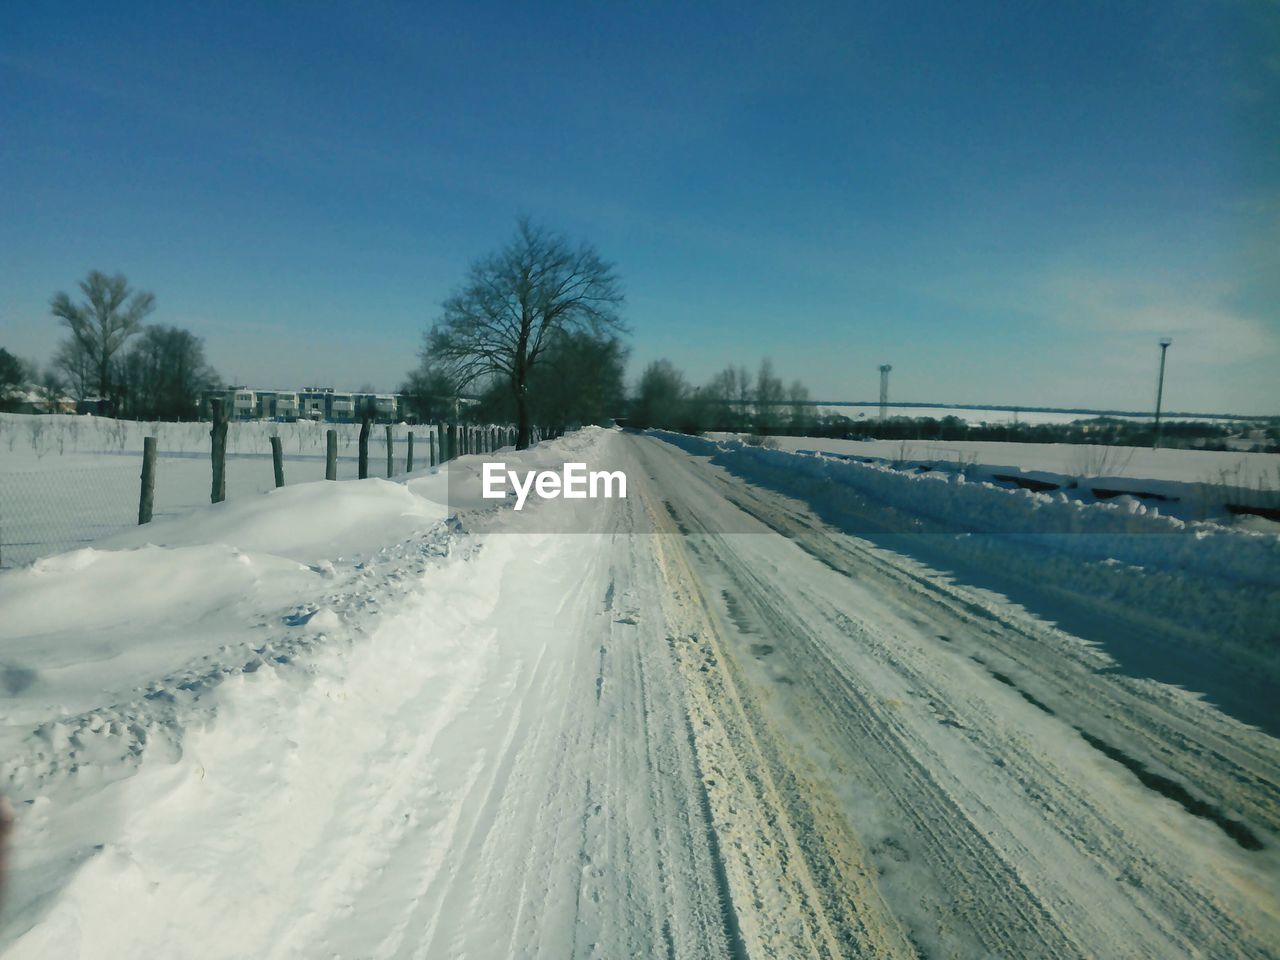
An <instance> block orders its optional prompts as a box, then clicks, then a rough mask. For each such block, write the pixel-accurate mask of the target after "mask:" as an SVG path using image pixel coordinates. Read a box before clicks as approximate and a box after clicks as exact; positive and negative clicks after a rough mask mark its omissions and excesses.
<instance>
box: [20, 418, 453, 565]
mask: <svg viewBox="0 0 1280 960" xmlns="http://www.w3.org/2000/svg"><path fill="white" fill-rule="evenodd" d="M37 421H43V422H37ZM59 421H60V422H59ZM229 427H230V429H229V435H228V443H227V455H226V497H227V500H236V499H241V498H244V497H249V496H254V495H257V494H261V493H265V492H267V491H269V490H271V489H273V488H274V487H275V472H274V465H273V461H272V454H271V437H273V436H277V437H279V438H280V441H281V447H282V451H283V463H284V481H285V485H286V486H288V485H292V484H297V483H308V482H311V481H315V480H323V479H325V467H326V462H325V460H326V457H325V443H326V441H325V432H326V431H327V430H335V431H336V432H337V434H338V453H337V460H336V466H337V479H339V480H354V479H356V478H357V477H358V476H359V459H358V454H359V430H360V427H359V424H313V423H299V424H288V423H283V424H275V423H257V422H251V423H233V424H230V425H229ZM410 433H412V434H413V437H414V450H413V467H414V469H415V471H416V470H420V469H422V468H425V467H428V466H430V465H431V463H432V459H431V457H432V450H433V441H434V442H435V444H437V445H436V446H435V447H434V449H436V450H438V449H439V447H438V440H435V433H436V429H435V427H434V426H433V425H417V426H409V425H406V424H397V425H394V426H393V427H392V431H391V438H390V448H389V449H390V454H391V471H390V474H388V469H387V468H388V462H387V454H388V438H387V433H386V429H385V426H384V425H382V424H378V425H375V426H374V429H373V430H372V431H371V433H370V437H369V460H368V475H369V476H370V477H382V478H386V477H388V476H389V475H390V476H393V477H394V476H401V475H403V474H404V473H405V472H406V467H407V466H408V463H407V460H408V453H409V435H410ZM145 436H156V438H157V447H158V450H157V458H156V480H155V494H154V506H153V514H152V517H153V520H160V519H163V518H165V517H173V516H180V515H182V514H186V513H190V512H191V511H193V510H195V509H197V508H200V507H204V506H208V504H209V502H210V489H211V486H212V471H211V463H210V453H209V424H208V423H183V424H168V423H163V424H135V423H129V422H127V421H114V420H104V419H99V418H71V417H62V418H44V417H41V418H29V417H28V418H24V419H22V420H18V419H17V418H16V417H15V415H0V568H11V567H15V566H21V565H24V564H27V563H30V562H32V561H34V560H38V559H40V558H41V557H45V556H49V555H51V554H55V553H61V552H64V551H67V550H73V549H77V548H80V547H84V546H88V545H90V544H92V543H94V542H95V541H97V540H100V539H102V538H103V537H107V536H111V535H113V534H116V533H120V532H122V531H124V530H127V529H129V528H131V527H133V526H135V525H136V524H137V522H138V501H139V493H140V478H141V473H142V439H143V437H145Z"/></svg>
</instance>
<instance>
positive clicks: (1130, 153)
mask: <svg viewBox="0 0 1280 960" xmlns="http://www.w3.org/2000/svg"><path fill="white" fill-rule="evenodd" d="M802 7H803V9H801V8H802ZM0 90H2V91H3V95H2V96H0V131H2V133H0V346H5V347H7V348H8V349H10V350H12V351H13V352H15V353H18V354H19V355H22V356H26V357H28V358H31V359H35V360H38V361H41V362H43V361H46V360H47V359H48V358H49V356H50V355H51V353H52V351H53V348H54V347H55V345H56V343H57V340H58V338H59V337H60V336H61V331H60V330H59V328H58V327H57V326H56V324H55V322H54V321H53V320H52V319H51V318H50V317H49V315H48V300H49V297H50V295H51V294H52V293H53V292H54V291H56V290H59V289H66V290H68V291H71V290H73V289H74V286H75V284H76V282H77V281H78V280H79V279H80V278H81V277H82V276H83V275H84V274H85V272H86V271H88V270H89V269H91V268H98V269H102V270H106V271H109V272H115V271H120V272H123V273H125V274H126V275H127V276H128V277H129V279H130V281H131V282H133V283H134V284H135V285H137V286H140V287H142V288H145V289H149V290H152V291H154V293H155V294H156V298H157V302H158V308H157V310H156V313H155V314H154V315H153V320H154V321H155V322H161V323H168V324H175V325H179V326H184V327H187V328H189V329H191V330H193V331H195V332H196V333H198V334H199V335H201V336H202V337H204V339H205V342H206V348H207V351H208V354H209V357H210V359H211V360H212V362H213V363H214V364H215V365H216V366H217V368H218V369H219V370H220V371H221V372H222V373H223V374H224V375H226V376H227V377H229V378H235V379H236V380H238V381H243V382H249V383H253V384H261V385H271V384H281V385H283V384H294V383H298V382H301V381H306V382H314V381H319V382H328V383H334V384H336V385H338V386H340V387H352V388H354V387H358V386H360V385H362V384H364V383H366V382H367V383H371V384H373V385H375V386H378V387H393V386H394V385H396V384H397V383H398V382H399V380H400V379H401V377H402V376H403V374H404V373H405V371H406V370H407V369H408V368H409V367H410V366H412V365H413V363H414V359H415V358H414V355H415V352H416V350H417V348H418V345H419V340H420V336H421V331H422V330H423V329H424V328H425V327H426V326H427V325H428V324H429V322H430V321H431V320H432V319H433V317H434V316H435V315H436V313H437V310H438V307H439V304H440V301H441V300H442V299H443V298H444V297H445V296H446V295H447V294H448V293H449V292H450V290H451V288H452V287H453V286H454V285H455V284H456V283H457V282H458V281H459V279H460V278H461V276H462V274H463V271H464V270H465V268H466V265H467V263H468V262H469V261H470V260H471V259H473V258H474V257H476V256H477V255H480V254H483V253H486V252H488V251H489V250H490V249H492V248H494V247H496V246H498V245H500V244H501V243H502V242H504V241H505V240H506V238H507V237H508V235H509V234H510V233H511V231H512V229H513V226H514V223H515V218H516V216H517V215H518V214H520V213H527V214H529V215H531V216H533V217H534V218H535V219H538V220H541V221H543V222H545V223H548V224H550V225H552V226H555V227H557V228H559V229H562V230H564V231H565V232H567V233H568V234H570V235H571V236H573V237H575V238H583V239H589V240H591V241H592V242H594V243H595V244H596V245H597V246H598V247H599V249H600V250H601V252H602V253H603V254H604V255H605V256H606V257H608V258H609V259H611V260H613V261H614V262H616V264H617V266H618V270H619V272H620V274H621V276H622V278H623V280H624V283H625V287H626V291H627V309H626V314H627V317H628V320H629V322H630V324H631V326H632V328H633V331H634V333H633V335H632V337H631V343H632V347H633V357H632V373H633V375H634V374H636V373H638V371H639V369H640V367H641V366H642V365H643V364H644V363H646V362H648V361H649V360H652V359H654V358H656V357H659V356H668V357H670V358H671V359H673V360H674V361H676V362H677V364H678V365H680V366H681V367H683V368H684V369H685V370H686V371H687V372H688V373H689V374H690V376H691V377H692V378H693V379H694V380H696V381H701V380H703V379H705V378H706V377H708V376H709V375H710V374H711V373H712V372H714V370H716V369H718V368H719V367H721V366H723V365H724V364H725V363H728V362H734V363H742V364H747V365H750V366H751V367H753V368H754V367H755V365H756V364H757V363H758V361H759V359H760V357H762V356H766V355H767V356H770V357H772V358H773V360H774V362H775V365H776V367H777V368H778V372H779V373H781V374H782V375H783V376H784V377H786V378H788V379H790V378H792V377H799V378H802V379H803V380H804V381H806V382H807V383H808V385H809V386H810V388H811V389H812V392H813V393H814V394H815V396H818V397H821V398H824V399H846V400H847V399H870V398H874V396H875V394H876V390H877V376H878V375H877V373H876V365H877V364H879V363H882V362H891V363H893V364H894V375H893V376H894V380H893V394H894V396H895V398H897V399H901V400H931V401H953V402H995V403H1000V402H1009V403H1018V404H1023V405H1039V404H1044V405H1072V406H1075V405H1095V406H1096V405H1100V406H1114V407H1126V408H1145V407H1148V406H1149V405H1150V404H1151V403H1152V401H1153V394H1154V378H1155V366H1156V358H1157V353H1158V348H1157V347H1156V340H1157V338H1158V337H1159V336H1160V335H1162V334H1169V335H1172V336H1173V337H1174V345H1173V347H1172V348H1171V349H1170V354H1169V374H1168V382H1167V387H1166V403H1167V407H1169V408H1172V409H1183V410H1205V411H1226V410H1231V411H1239V412H1266V413H1280V385H1278V384H1280V120H1278V119H1277V118H1280V5H1277V4H1275V3H1272V2H1263V0H1258V2H1249V0H1231V2H1228V0H1223V2H1214V3H1203V4H1200V3H1196V4H1191V3H1181V2H1176V0H1158V2H1151V3H1140V2H1134V3H1117V2H1112V0H1102V2H1070V3H1063V2H1060V0H1059V2H1052V3H1048V2H1046V3H1016V4H1011V3H1004V2H992V3H987V4H982V3H954V2H938V3H911V2H883V3H877V2H859V3H847V2H841V3H834V4H830V5H828V6H826V7H821V6H819V5H798V4H789V3H777V4H772V5H760V4H752V3H743V2H734V3H725V4H684V3H682V4H671V5H659V4H625V5H624V4H612V3H582V4H572V5H570V4H524V3H511V4H507V5H488V6H482V5H478V4H465V5H463V4H458V5H452V4H444V3H431V4H404V5H391V4H322V3H244V4H240V3H223V2H219V3H211V4H199V5H197V4H171V3H157V4H154V5H144V4H83V5H69V4H58V3H29V4H24V3H8V4H5V5H4V7H3V11H2V12H0Z"/></svg>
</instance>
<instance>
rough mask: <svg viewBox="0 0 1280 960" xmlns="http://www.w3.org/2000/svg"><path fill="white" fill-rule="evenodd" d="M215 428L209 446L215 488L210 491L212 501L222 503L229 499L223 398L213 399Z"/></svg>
mask: <svg viewBox="0 0 1280 960" xmlns="http://www.w3.org/2000/svg"><path fill="white" fill-rule="evenodd" d="M212 406H213V429H212V430H210V431H209V437H210V438H211V440H212V441H213V442H212V443H211V444H210V447H209V453H210V456H211V457H212V458H213V488H212V490H211V491H210V492H209V501H210V502H211V503H221V502H222V501H223V500H225V499H227V417H226V414H225V413H224V412H223V410H222V400H221V398H217V399H214V400H213V401H212Z"/></svg>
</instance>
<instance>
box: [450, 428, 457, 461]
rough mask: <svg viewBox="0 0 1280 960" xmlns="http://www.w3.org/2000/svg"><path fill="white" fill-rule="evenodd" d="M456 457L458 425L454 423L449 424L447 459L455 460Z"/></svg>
mask: <svg viewBox="0 0 1280 960" xmlns="http://www.w3.org/2000/svg"><path fill="white" fill-rule="evenodd" d="M457 457H458V425H457V424H456V423H451V424H449V459H450V460H456V459H457Z"/></svg>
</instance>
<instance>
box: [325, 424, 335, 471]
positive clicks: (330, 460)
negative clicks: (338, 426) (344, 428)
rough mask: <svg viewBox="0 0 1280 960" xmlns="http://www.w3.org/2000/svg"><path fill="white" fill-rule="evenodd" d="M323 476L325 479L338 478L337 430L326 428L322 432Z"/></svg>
mask: <svg viewBox="0 0 1280 960" xmlns="http://www.w3.org/2000/svg"><path fill="white" fill-rule="evenodd" d="M324 447H325V449H324V478H325V479H326V480H337V479H338V431H337V430H326V431H325V432H324Z"/></svg>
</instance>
